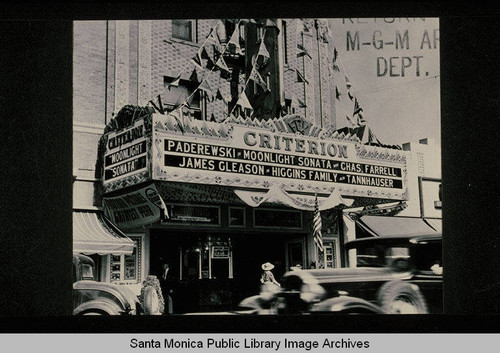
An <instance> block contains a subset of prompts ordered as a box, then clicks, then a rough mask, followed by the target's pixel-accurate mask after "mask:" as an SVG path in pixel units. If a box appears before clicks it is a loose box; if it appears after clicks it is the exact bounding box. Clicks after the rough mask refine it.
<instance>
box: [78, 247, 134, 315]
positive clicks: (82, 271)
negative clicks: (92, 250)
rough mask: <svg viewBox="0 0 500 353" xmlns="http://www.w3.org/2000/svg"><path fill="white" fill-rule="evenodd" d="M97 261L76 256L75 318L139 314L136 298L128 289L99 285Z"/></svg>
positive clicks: (118, 286)
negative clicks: (81, 316)
mask: <svg viewBox="0 0 500 353" xmlns="http://www.w3.org/2000/svg"><path fill="white" fill-rule="evenodd" d="M94 273H95V265H94V261H93V260H92V259H91V258H90V257H88V256H85V255H81V254H74V255H73V282H74V283H73V315H138V314H139V313H141V312H142V308H141V305H140V303H139V299H138V298H137V296H136V295H135V294H134V293H133V292H132V290H130V289H129V288H127V287H124V286H120V285H117V284H111V283H102V282H96V281H95V277H94Z"/></svg>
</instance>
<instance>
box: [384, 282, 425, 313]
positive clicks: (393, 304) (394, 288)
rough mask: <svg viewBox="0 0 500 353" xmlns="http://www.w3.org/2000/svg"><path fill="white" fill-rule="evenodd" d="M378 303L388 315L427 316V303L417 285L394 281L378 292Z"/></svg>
mask: <svg viewBox="0 0 500 353" xmlns="http://www.w3.org/2000/svg"><path fill="white" fill-rule="evenodd" d="M377 299H378V303H379V305H380V306H381V307H382V309H384V311H386V312H387V313H388V314H427V313H428V312H429V310H428V309H427V303H426V301H425V298H424V296H423V295H422V292H421V291H420V289H419V288H418V286H417V285H415V284H412V283H408V282H402V281H392V282H387V283H385V284H384V285H383V286H382V287H381V288H380V289H379V292H378V296H377Z"/></svg>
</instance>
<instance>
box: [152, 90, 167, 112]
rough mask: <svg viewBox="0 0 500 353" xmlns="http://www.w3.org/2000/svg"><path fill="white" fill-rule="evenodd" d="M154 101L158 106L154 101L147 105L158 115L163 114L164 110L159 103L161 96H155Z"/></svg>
mask: <svg viewBox="0 0 500 353" xmlns="http://www.w3.org/2000/svg"><path fill="white" fill-rule="evenodd" d="M156 100H157V102H158V105H156V104H155V102H154V100H153V99H152V100H150V101H149V103H151V105H152V106H153V108H154V109H155V110H156V111H157V112H158V113H160V114H165V109H163V104H162V102H161V95H160V94H159V95H158V96H156Z"/></svg>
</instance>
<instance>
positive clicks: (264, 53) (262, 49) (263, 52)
mask: <svg viewBox="0 0 500 353" xmlns="http://www.w3.org/2000/svg"><path fill="white" fill-rule="evenodd" d="M260 58H262V60H259V59H260ZM270 58H271V56H270V55H269V51H268V50H267V48H266V43H265V42H264V38H262V41H261V42H260V46H259V51H258V52H257V56H256V63H257V64H258V65H259V67H264V66H266V65H267V63H268V62H269V59H270ZM256 63H253V64H254V65H255V64H256Z"/></svg>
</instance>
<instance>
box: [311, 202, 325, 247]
mask: <svg viewBox="0 0 500 353" xmlns="http://www.w3.org/2000/svg"><path fill="white" fill-rule="evenodd" d="M313 239H314V242H315V243H316V245H317V246H318V249H319V250H320V251H323V237H322V235H321V214H320V212H319V208H318V195H317V194H316V195H314V218H313Z"/></svg>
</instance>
